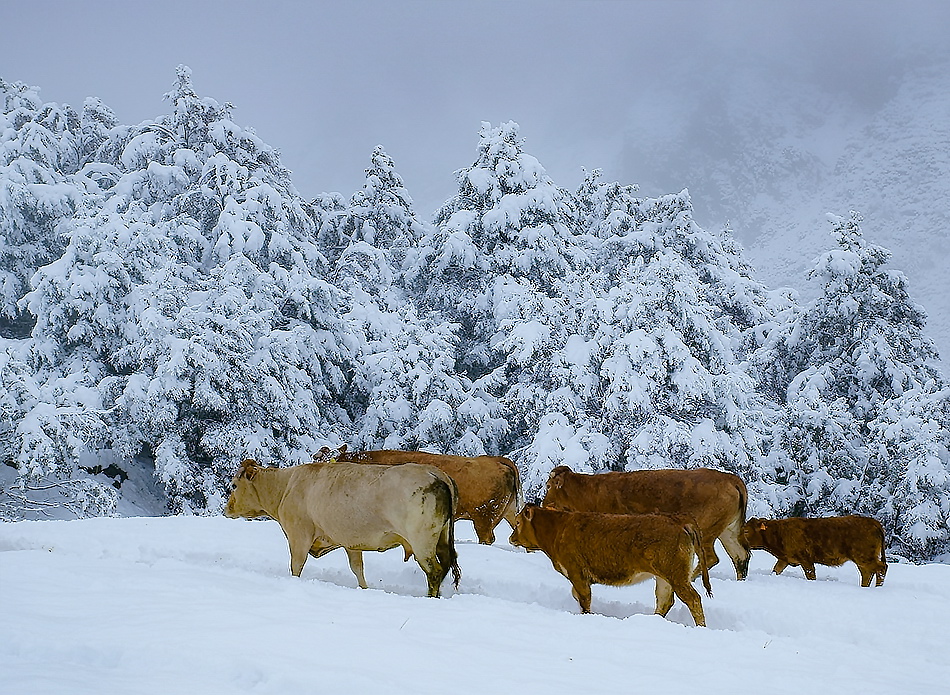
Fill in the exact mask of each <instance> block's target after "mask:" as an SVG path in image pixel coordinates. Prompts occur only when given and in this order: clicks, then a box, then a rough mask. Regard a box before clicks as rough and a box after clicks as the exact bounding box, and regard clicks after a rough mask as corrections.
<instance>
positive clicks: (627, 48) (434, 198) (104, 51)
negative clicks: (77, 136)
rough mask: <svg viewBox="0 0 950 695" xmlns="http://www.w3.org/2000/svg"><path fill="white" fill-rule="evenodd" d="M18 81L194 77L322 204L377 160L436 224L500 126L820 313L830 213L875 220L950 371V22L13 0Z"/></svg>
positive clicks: (134, 115) (740, 10) (685, 5)
mask: <svg viewBox="0 0 950 695" xmlns="http://www.w3.org/2000/svg"><path fill="white" fill-rule="evenodd" d="M0 12H2V16H3V17H4V20H3V23H2V26H0V76H3V77H4V79H6V80H9V81H22V82H27V83H29V84H32V85H38V86H39V87H41V89H42V91H41V95H42V96H43V98H44V99H45V100H49V101H56V102H60V103H62V102H66V103H70V104H73V105H74V106H76V107H79V106H81V104H82V102H83V100H84V99H85V98H86V97H87V96H97V97H100V98H101V99H102V100H103V102H104V103H106V104H108V105H109V106H110V107H111V108H113V109H114V110H115V111H116V114H117V116H118V118H119V119H120V121H122V122H126V123H136V122H140V121H143V120H146V119H151V118H153V117H155V116H156V115H157V114H160V113H164V112H165V111H166V108H167V104H164V103H162V100H161V97H162V95H163V94H164V93H165V92H167V91H168V89H169V88H170V86H171V84H172V82H173V80H174V75H175V67H176V66H177V65H178V64H180V63H184V64H186V65H189V66H190V67H191V68H192V70H193V72H194V81H195V86H196V88H197V89H198V91H199V92H200V93H201V94H202V95H207V96H210V97H213V98H215V99H218V100H219V101H221V102H224V101H230V102H232V103H233V104H234V105H235V119H236V120H238V121H240V122H241V123H243V124H247V125H250V126H253V127H254V128H255V129H256V130H257V132H258V134H259V135H260V137H261V138H262V139H263V140H265V141H266V142H268V143H271V144H272V145H274V146H275V147H277V148H279V150H280V152H281V157H282V161H283V163H284V164H285V165H286V166H288V167H289V168H290V169H291V170H292V171H293V179H294V183H295V185H296V187H297V188H298V190H299V191H300V192H301V193H302V194H303V195H304V196H305V197H308V198H309V197H314V196H316V195H317V194H319V193H321V192H324V191H340V192H342V193H343V194H344V195H347V196H348V195H349V194H350V193H352V192H353V191H354V190H356V189H357V188H359V186H360V185H361V184H362V180H363V169H364V168H365V167H366V166H367V164H368V161H369V155H370V153H371V151H372V148H373V147H374V146H375V145H377V144H383V145H384V146H385V147H386V150H387V152H389V154H390V155H391V156H392V157H393V159H394V160H395V162H396V166H397V167H398V169H399V171H400V173H401V174H402V176H403V178H404V180H405V182H406V185H407V187H408V188H409V191H410V192H411V194H412V195H413V197H414V199H415V202H416V206H417V209H418V210H419V211H420V212H422V213H423V214H428V213H429V212H431V211H433V210H435V209H436V207H437V206H439V205H440V204H441V203H442V202H443V201H444V200H446V199H447V198H448V197H449V196H450V195H451V194H452V192H453V189H454V187H455V180H454V176H453V172H454V171H456V170H458V169H460V168H462V167H464V166H467V165H469V164H471V159H472V156H473V152H474V146H475V143H476V142H477V132H478V129H479V127H480V123H481V122H482V121H490V122H492V123H495V124H497V123H499V122H502V121H507V120H514V121H517V122H518V123H519V124H520V125H521V133H522V135H523V136H524V138H525V140H526V148H527V150H528V151H529V152H531V153H532V154H533V155H535V156H537V157H538V159H539V160H540V161H541V163H542V164H543V165H544V166H545V168H546V169H547V170H548V172H549V173H550V174H551V176H552V177H553V178H554V179H555V181H557V182H558V183H559V184H560V185H561V186H564V187H566V188H570V189H573V188H575V187H576V186H577V185H578V184H579V183H580V181H581V179H582V176H583V172H582V169H583V168H585V167H586V168H587V169H593V168H602V169H603V170H604V176H605V178H607V179H609V180H618V181H621V182H623V183H638V184H640V186H641V190H642V191H643V192H644V194H646V195H659V194H663V193H669V192H676V191H679V190H681V189H683V188H688V189H689V191H690V194H691V196H692V199H693V203H694V207H695V215H696V218H697V221H698V222H699V223H700V224H701V225H703V226H704V227H707V228H710V229H715V228H719V227H720V226H722V225H724V224H726V223H728V224H729V226H730V227H731V229H732V230H733V232H734V233H735V234H736V236H737V237H738V238H739V239H740V240H741V241H742V242H743V243H744V244H745V246H746V247H747V249H748V250H749V253H750V256H751V258H752V260H753V261H754V263H755V265H756V267H757V269H758V273H759V276H760V278H761V279H762V280H763V281H764V282H766V283H768V284H770V285H772V286H777V285H789V286H793V287H795V288H796V289H798V290H799V291H801V292H802V293H803V296H808V293H809V292H813V291H814V289H813V288H811V287H809V285H808V283H807V281H806V280H805V272H806V271H807V269H808V268H809V267H810V263H811V260H812V259H813V258H814V257H815V256H816V255H817V254H818V253H819V252H820V251H822V250H824V249H826V248H829V247H830V246H831V244H832V243H833V242H832V240H831V238H830V237H829V236H828V234H827V231H828V225H827V223H826V222H825V220H824V214H825V213H826V212H834V213H836V214H843V215H846V214H847V213H848V211H849V210H851V209H855V210H858V211H860V212H862V213H863V214H864V217H865V221H864V223H863V229H864V233H865V235H866V237H867V238H868V239H869V240H870V241H872V242H876V243H879V244H882V245H884V246H886V247H888V248H890V249H891V250H892V251H893V252H894V258H893V261H892V266H893V267H894V268H897V269H900V270H903V271H904V272H905V273H907V274H908V276H909V277H910V278H911V288H910V289H911V292H912V295H913V296H914V297H915V298H916V299H917V300H918V301H919V302H921V303H922V304H923V305H924V306H925V308H926V309H927V311H928V313H929V315H930V324H929V326H930V330H929V332H930V334H931V335H932V336H933V337H934V338H935V339H936V340H937V341H938V345H939V347H940V348H941V353H942V354H943V356H944V359H946V355H947V354H950V303H948V302H947V300H946V297H947V295H948V292H950V286H948V282H950V281H948V280H947V279H946V275H945V274H944V273H943V272H942V259H943V258H945V257H946V251H947V243H948V242H947V235H948V231H947V230H948V224H947V223H948V217H950V211H948V204H947V200H948V196H947V193H948V190H947V189H948V187H950V183H948V182H950V154H948V151H950V134H948V125H947V123H948V122H950V119H948V116H950V99H948V98H947V96H945V95H947V94H948V93H950V90H948V89H947V87H948V86H950V85H948V82H950V56H948V52H947V49H946V47H945V46H946V43H947V41H946V36H945V34H946V28H947V27H948V26H950V4H948V3H945V2H941V1H939V0H911V1H910V2H902V3H894V2H877V1H874V0H849V1H845V2H812V1H807V0H806V1H804V2H801V1H798V2H784V1H779V2H769V3H761V2H754V1H751V0H738V1H734V2H717V3H702V2H691V1H687V0H679V1H672V2H600V1H588V2H581V1H577V2H569V1H564V0H558V1H553V2H552V1H550V0H546V1H543V2H542V1H539V0H522V1H518V2H500V1H498V2H496V1H478V2H468V3H464V4H462V3H441V2H431V1H428V0H410V1H408V2H400V3H385V2H376V1H365V2H352V3H346V4H342V3H330V2H313V3H294V2H274V3H268V4H267V5H262V4H259V3H253V2H243V1H238V2H221V1H217V2H202V3H200V4H195V3H188V2H181V1H177V0H173V1H171V2H163V3H160V4H150V5H138V4H128V3H119V2H111V1H108V0H99V1H93V2H86V3H82V4H81V5H80V4H76V3H71V2H43V1H40V2H34V3H28V4H23V3H13V2H11V1H10V0H2V2H0Z"/></svg>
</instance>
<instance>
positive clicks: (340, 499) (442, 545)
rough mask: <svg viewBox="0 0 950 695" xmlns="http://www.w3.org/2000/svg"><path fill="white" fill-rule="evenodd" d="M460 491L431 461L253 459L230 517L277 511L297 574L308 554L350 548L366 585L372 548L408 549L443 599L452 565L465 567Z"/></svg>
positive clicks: (243, 471) (237, 486)
mask: <svg viewBox="0 0 950 695" xmlns="http://www.w3.org/2000/svg"><path fill="white" fill-rule="evenodd" d="M454 510H455V488H454V485H453V483H452V481H451V480H450V479H448V478H447V477H446V476H445V474H443V473H442V472H441V471H439V470H438V469H436V468H432V467H431V466H423V465H417V464H412V465H406V466H398V467H393V466H372V465H370V466H367V465H357V464H346V463H343V464H318V463H310V464H305V465H302V466H293V467H291V468H265V467H262V466H259V465H258V464H257V462H256V461H253V460H251V459H246V460H245V461H244V462H243V463H242V464H241V467H240V469H239V470H238V473H237V475H236V476H235V478H234V490H233V491H232V492H231V496H230V498H229V499H228V503H227V506H226V507H225V511H224V515H225V516H227V517H229V518H232V519H234V518H238V517H245V518H255V517H261V516H269V517H271V518H273V519H275V520H276V521H277V523H279V524H280V528H281V529H282V530H283V532H284V535H285V536H286V537H287V542H288V544H289V546H290V572H291V574H293V575H294V576H295V577H299V576H300V572H301V571H302V570H303V566H304V563H305V562H306V561H307V555H308V554H309V555H312V556H313V557H320V556H321V555H325V554H326V553H328V552H330V551H331V550H334V549H336V548H341V547H342V548H344V549H345V550H346V555H347V559H348V560H349V564H350V569H351V570H352V571H353V574H355V575H356V579H357V581H358V582H359V585H360V587H361V588H363V589H365V588H366V579H365V577H364V576H363V554H362V551H364V550H379V551H382V550H388V549H390V548H395V547H397V546H402V548H403V549H404V550H405V552H406V559H407V560H408V559H409V558H410V557H412V556H415V558H416V562H417V563H419V567H421V568H422V571H423V572H425V575H426V579H427V581H428V585H429V588H428V595H429V596H435V597H437V596H439V593H440V590H441V586H442V582H443V580H444V579H445V577H446V575H447V574H448V573H449V570H452V573H453V575H454V578H455V585H456V587H457V586H458V582H459V577H460V572H459V567H458V555H457V554H456V551H455V532H454V524H453V522H452V518H453V512H454Z"/></svg>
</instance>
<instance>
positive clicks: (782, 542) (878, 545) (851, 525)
mask: <svg viewBox="0 0 950 695" xmlns="http://www.w3.org/2000/svg"><path fill="white" fill-rule="evenodd" d="M742 535H743V537H744V538H745V539H746V541H747V542H748V543H749V545H750V546H751V547H752V548H753V549H755V550H766V551H768V552H769V553H770V554H772V555H774V556H775V557H776V558H777V561H776V563H775V567H773V568H772V571H773V572H775V574H781V573H782V570H784V569H785V568H786V567H788V566H789V565H792V566H793V567H799V566H800V567H801V568H802V569H803V570H804V572H805V578H806V579H811V580H814V579H815V578H816V577H815V565H830V566H832V567H837V566H839V565H843V564H844V563H846V562H848V561H849V560H850V561H851V562H853V563H854V564H856V565H857V566H858V571H859V572H860V573H861V586H871V579H872V578H874V579H875V585H876V586H881V584H883V583H884V575H885V574H886V573H887V561H886V560H885V558H884V528H883V527H882V526H881V523H880V522H879V521H878V520H877V519H872V518H871V517H868V516H859V515H856V514H853V515H850V516H836V517H824V518H817V519H803V518H792V519H758V518H753V519H749V520H748V521H747V522H746V524H745V526H744V527H743V529H742Z"/></svg>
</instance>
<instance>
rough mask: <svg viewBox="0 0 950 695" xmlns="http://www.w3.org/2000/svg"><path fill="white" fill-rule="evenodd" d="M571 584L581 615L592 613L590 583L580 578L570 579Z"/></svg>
mask: <svg viewBox="0 0 950 695" xmlns="http://www.w3.org/2000/svg"><path fill="white" fill-rule="evenodd" d="M568 579H569V580H570V582H571V594H572V595H573V596H574V598H575V599H577V603H578V605H580V607H581V613H590V599H591V593H590V582H588V581H585V580H584V579H581V578H580V577H568Z"/></svg>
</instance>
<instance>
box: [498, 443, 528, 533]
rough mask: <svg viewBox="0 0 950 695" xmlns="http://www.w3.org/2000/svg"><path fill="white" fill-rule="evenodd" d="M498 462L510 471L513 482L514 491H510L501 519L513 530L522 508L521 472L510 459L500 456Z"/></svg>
mask: <svg viewBox="0 0 950 695" xmlns="http://www.w3.org/2000/svg"><path fill="white" fill-rule="evenodd" d="M499 460H500V461H501V462H502V464H503V465H505V466H507V467H508V468H509V469H510V470H511V475H512V478H513V480H514V486H513V487H514V490H513V491H512V495H511V497H510V498H509V500H508V503H507V504H506V505H505V512H504V514H503V515H502V518H503V519H504V520H505V521H507V522H508V523H509V524H510V525H511V528H514V527H515V525H516V524H517V517H518V512H519V511H521V508H522V507H524V493H523V492H522V489H521V471H519V470H518V466H516V465H515V462H514V461H512V460H511V459H509V458H506V457H504V456H500V457H499Z"/></svg>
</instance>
